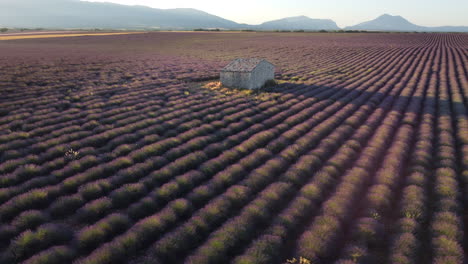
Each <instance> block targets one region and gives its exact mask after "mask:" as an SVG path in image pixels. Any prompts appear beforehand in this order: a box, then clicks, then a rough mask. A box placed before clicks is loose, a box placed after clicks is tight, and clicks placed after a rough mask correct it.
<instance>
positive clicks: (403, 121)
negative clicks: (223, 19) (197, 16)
mask: <svg viewBox="0 0 468 264" xmlns="http://www.w3.org/2000/svg"><path fill="white" fill-rule="evenodd" d="M238 57H260V58H265V59H267V60H269V61H270V62H272V63H273V64H275V65H276V67H277V72H276V79H277V85H275V86H273V87H269V88H267V89H265V90H262V91H261V92H255V93H249V92H246V91H237V90H230V89H227V88H218V89H214V88H210V87H212V86H210V84H212V83H213V82H216V81H217V80H218V79H219V71H220V70H221V68H222V67H223V66H224V65H226V64H227V63H228V62H229V61H230V60H231V59H234V58H238ZM467 95H468V34H455V33H454V34H436V33H414V34H411V33H391V34H390V33H386V34H385V33H382V34H380V33H367V34H358V33H351V34H345V33H340V34H338V33H336V34H330V33H255V32H252V33H251V32H246V33H223V32H220V33H211V32H198V33H194V32H186V33H182V32H157V33H145V34H132V35H115V36H82V37H70V38H48V39H24V40H6V41H0V263H1V264H11V263H24V264H33V263H34V264H39V263H40V264H46V263H47V264H52V263H53V264H59V263H60V264H61V263H73V264H104V263H108V264H110V263H112V264H113V263H131V264H137V263H148V264H149V263H156V264H166V263H169V264H172V263H174V264H177V263H187V264H207V263H213V264H218V263H235V264H256V263H264V264H275V263H276V264H282V263H287V262H288V263H300V262H302V264H307V263H311V264H317V263H318V264H326V263H336V264H351V263H392V264H393V263H395V264H396V263H398V264H404V263H434V264H464V263H467V261H468V257H467V254H468V235H467V234H468V112H467V107H468V97H467ZM300 258H302V259H301V260H300Z"/></svg>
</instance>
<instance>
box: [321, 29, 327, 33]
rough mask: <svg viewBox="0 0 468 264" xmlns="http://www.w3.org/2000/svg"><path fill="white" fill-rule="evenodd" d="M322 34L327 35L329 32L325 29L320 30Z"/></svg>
mask: <svg viewBox="0 0 468 264" xmlns="http://www.w3.org/2000/svg"><path fill="white" fill-rule="evenodd" d="M319 32H320V33H327V32H328V31H326V30H325V29H322V30H319Z"/></svg>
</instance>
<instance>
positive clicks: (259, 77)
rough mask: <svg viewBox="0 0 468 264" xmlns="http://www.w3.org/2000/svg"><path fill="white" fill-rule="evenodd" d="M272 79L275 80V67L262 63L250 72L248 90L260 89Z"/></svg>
mask: <svg viewBox="0 0 468 264" xmlns="http://www.w3.org/2000/svg"><path fill="white" fill-rule="evenodd" d="M273 79H275V67H274V66H273V65H271V64H270V63H268V62H265V61H262V62H260V64H259V65H258V66H257V67H256V68H255V69H254V70H253V71H252V76H251V81H250V86H249V89H258V88H261V87H262V86H263V85H265V82H266V81H268V80H273Z"/></svg>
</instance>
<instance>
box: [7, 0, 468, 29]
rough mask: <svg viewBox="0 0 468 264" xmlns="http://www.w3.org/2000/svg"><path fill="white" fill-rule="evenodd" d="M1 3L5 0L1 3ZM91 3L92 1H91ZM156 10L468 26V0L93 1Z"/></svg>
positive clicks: (244, 18) (245, 18)
mask: <svg viewBox="0 0 468 264" xmlns="http://www.w3.org/2000/svg"><path fill="white" fill-rule="evenodd" d="M0 1H1V0H0ZM88 1H91V0H88ZM92 1H94V2H113V3H118V4H127V5H145V6H150V7H155V8H164V9H165V8H179V7H190V8H196V9H199V10H202V11H205V12H208V13H211V14H213V15H217V16H220V17H223V18H226V19H229V20H233V21H235V22H238V23H248V24H259V23H262V22H265V21H268V20H273V19H278V18H284V17H289V16H298V15H306V16H309V17H311V18H330V19H333V20H334V21H335V22H336V23H337V24H338V26H340V27H344V26H351V25H354V24H357V23H360V22H363V21H367V20H371V19H374V18H376V17H377V16H379V15H382V14H384V13H387V14H391V15H400V16H403V17H405V18H406V19H408V20H409V21H410V22H413V23H415V24H418V25H421V26H445V25H451V26H468V0H235V1H222V0H196V1H194V0H170V1H167V0H166V1H154V0H108V1H104V0H92Z"/></svg>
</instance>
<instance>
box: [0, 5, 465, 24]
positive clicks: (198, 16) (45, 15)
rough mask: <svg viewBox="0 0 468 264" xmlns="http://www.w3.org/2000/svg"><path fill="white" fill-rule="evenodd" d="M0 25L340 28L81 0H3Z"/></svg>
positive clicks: (385, 19) (302, 20)
mask: <svg viewBox="0 0 468 264" xmlns="http://www.w3.org/2000/svg"><path fill="white" fill-rule="evenodd" d="M0 27H10V28H48V29H77V28H80V29H91V28H102V29H180V30H184V29H185V30H190V29H196V28H206V29H209V28H211V29H214V28H220V29H250V30H340V28H339V27H338V26H337V25H336V23H335V22H334V21H333V20H330V19H312V18H309V17H306V16H297V17H288V18H283V19H278V20H273V21H268V22H264V23H262V24H260V25H248V24H239V23H236V22H234V21H231V20H227V19H224V18H222V17H219V16H215V15H212V14H209V13H206V12H203V11H200V10H197V9H192V8H176V9H157V8H150V7H145V6H127V5H119V4H113V3H98V2H86V1H79V0H42V1H37V0H1V1H0ZM344 29H345V30H371V31H454V32H468V27H451V26H447V27H423V26H418V25H415V24H412V23H411V22H409V21H408V20H406V19H404V18H403V17H401V16H391V15H387V14H385V15H382V16H380V17H378V18H376V19H374V20H371V21H367V22H363V23H360V24H358V25H355V26H351V27H346V28H344Z"/></svg>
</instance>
